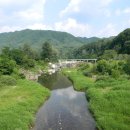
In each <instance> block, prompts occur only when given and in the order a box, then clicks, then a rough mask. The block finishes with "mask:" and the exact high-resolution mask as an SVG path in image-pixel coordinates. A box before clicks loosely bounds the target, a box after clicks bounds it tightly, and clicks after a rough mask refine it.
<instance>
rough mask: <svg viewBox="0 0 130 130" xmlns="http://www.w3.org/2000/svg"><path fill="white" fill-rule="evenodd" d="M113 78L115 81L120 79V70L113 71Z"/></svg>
mask: <svg viewBox="0 0 130 130" xmlns="http://www.w3.org/2000/svg"><path fill="white" fill-rule="evenodd" d="M111 76H112V77H113V78H115V79H117V78H119V77H120V71H119V70H112V72H111Z"/></svg>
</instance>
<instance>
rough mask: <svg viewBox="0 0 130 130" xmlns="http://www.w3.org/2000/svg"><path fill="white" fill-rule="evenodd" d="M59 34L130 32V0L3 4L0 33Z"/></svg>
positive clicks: (0, 4)
mask: <svg viewBox="0 0 130 130" xmlns="http://www.w3.org/2000/svg"><path fill="white" fill-rule="evenodd" d="M27 28H28V29H40V30H57V31H65V32H69V33H71V34H73V35H75V36H82V37H92V36H97V37H109V36H113V35H117V34H118V33H119V32H121V31H123V30H124V29H126V28H130V0H3V1H2V0H1V1H0V32H10V31H15V30H22V29H27Z"/></svg>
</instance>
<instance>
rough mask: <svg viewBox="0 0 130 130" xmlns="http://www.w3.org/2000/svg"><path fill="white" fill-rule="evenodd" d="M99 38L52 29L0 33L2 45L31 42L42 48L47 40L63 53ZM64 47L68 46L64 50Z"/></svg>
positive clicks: (15, 45)
mask: <svg viewBox="0 0 130 130" xmlns="http://www.w3.org/2000/svg"><path fill="white" fill-rule="evenodd" d="M98 39H99V38H96V37H93V38H81V37H75V36H73V35H71V34H69V33H66V32H59V31H50V30H29V29H26V30H22V31H15V32H9V33H1V34H0V47H3V46H10V47H19V46H22V45H24V44H29V45H31V47H33V48H34V49H36V50H37V49H39V48H41V46H42V44H43V43H44V42H45V41H48V42H50V43H51V44H52V45H53V46H54V47H56V48H57V49H59V50H60V51H61V52H62V53H64V52H65V51H66V50H68V49H69V50H70V49H71V48H72V49H73V48H77V47H80V46H82V45H84V44H87V43H90V42H93V41H97V40H98ZM64 48H67V49H65V50H64V51H63V49H64Z"/></svg>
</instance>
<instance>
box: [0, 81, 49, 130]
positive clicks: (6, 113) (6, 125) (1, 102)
mask: <svg viewBox="0 0 130 130" xmlns="http://www.w3.org/2000/svg"><path fill="white" fill-rule="evenodd" d="M49 95H50V92H49V90H48V89H47V88H45V87H43V86H41V85H40V84H38V83H36V82H32V81H27V80H18V81H17V85H16V86H4V87H2V88H0V130H29V129H30V127H31V125H32V124H33V123H34V116H35V113H36V111H37V109H38V108H39V106H40V105H41V104H43V103H44V102H45V100H46V99H47V98H48V96H49Z"/></svg>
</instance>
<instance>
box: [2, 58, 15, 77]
mask: <svg viewBox="0 0 130 130" xmlns="http://www.w3.org/2000/svg"><path fill="white" fill-rule="evenodd" d="M15 66H16V63H15V61H13V60H9V59H7V58H2V59H0V74H2V75H10V74H12V73H13V71H14V68H15Z"/></svg>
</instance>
